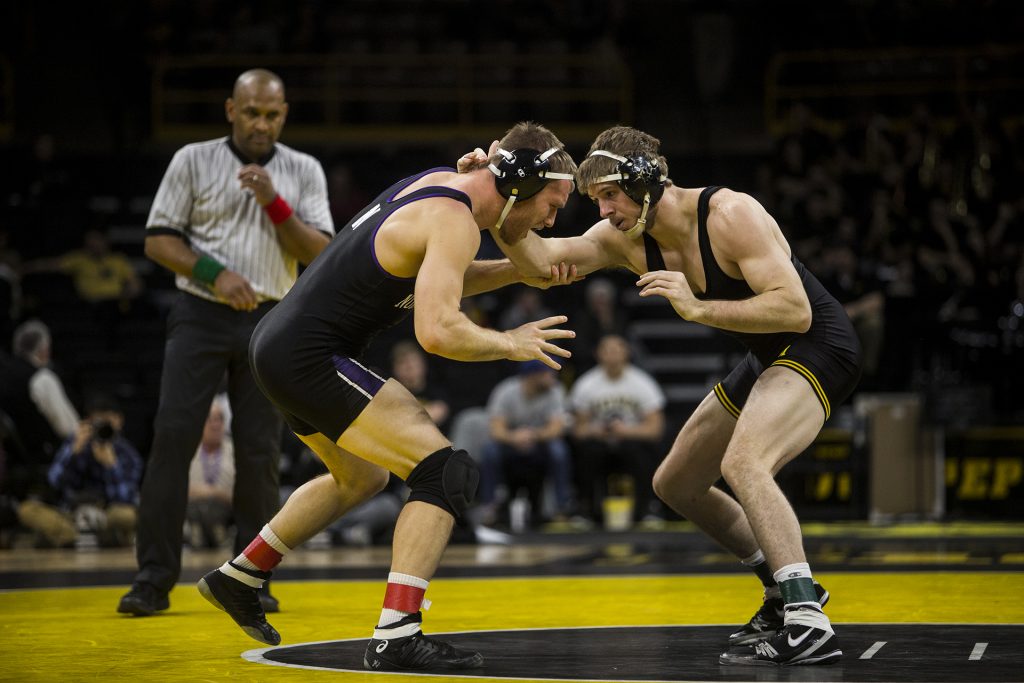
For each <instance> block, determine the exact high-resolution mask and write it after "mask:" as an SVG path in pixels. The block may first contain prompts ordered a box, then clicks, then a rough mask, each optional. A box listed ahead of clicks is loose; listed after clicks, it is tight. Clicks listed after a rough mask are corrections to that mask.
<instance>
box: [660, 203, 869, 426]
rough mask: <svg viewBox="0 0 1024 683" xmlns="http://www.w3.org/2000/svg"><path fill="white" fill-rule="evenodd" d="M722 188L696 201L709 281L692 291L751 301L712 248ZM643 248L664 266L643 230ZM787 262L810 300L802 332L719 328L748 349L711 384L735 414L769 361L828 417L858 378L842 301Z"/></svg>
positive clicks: (855, 347) (856, 349)
mask: <svg viewBox="0 0 1024 683" xmlns="http://www.w3.org/2000/svg"><path fill="white" fill-rule="evenodd" d="M720 189H721V188H720V187H715V186H712V187H706V188H704V189H703V190H702V191H701V193H700V198H699V199H698V201H697V237H698V241H699V242H700V258H701V263H702V264H703V266H704V277H705V279H706V281H707V283H706V285H705V289H704V293H703V294H696V293H695V295H696V297H697V298H698V299H701V300H727V301H738V300H741V299H749V298H750V297H752V296H754V291H753V290H752V289H750V286H749V285H747V283H746V281H745V280H737V279H736V278H732V277H729V276H728V275H726V274H725V273H724V272H723V271H722V269H721V268H720V267H719V265H718V261H716V260H715V255H714V253H713V252H712V251H711V240H710V238H709V237H708V212H709V204H710V201H711V195H713V194H714V193H715V192H717V191H718V190H720ZM644 247H645V248H646V251H647V269H648V270H667V268H665V259H664V258H663V257H662V255H661V250H660V249H659V248H658V243H657V242H656V241H655V240H654V238H653V237H650V236H649V235H648V234H647V233H644ZM791 261H792V263H793V267H794V268H796V272H797V274H798V275H799V276H800V281H801V282H803V285H804V291H806V292H807V299H808V300H809V301H810V303H811V315H812V318H811V328H810V329H809V330H808V331H807V332H804V333H798V332H769V333H752V332H731V331H729V330H723V332H726V333H727V334H729V335H732V336H733V337H735V338H736V339H738V340H739V341H740V342H741V343H742V344H743V345H744V346H746V347H747V348H748V349H749V350H750V353H748V354H747V355H746V357H745V358H744V359H743V360H742V361H740V363H739V365H737V366H736V367H735V368H733V370H732V372H730V373H729V375H728V376H727V377H726V378H725V379H724V380H723V381H722V382H721V383H719V384H717V385H715V388H714V391H715V395H716V396H717V397H718V400H719V401H720V402H721V404H722V406H723V407H724V408H725V409H726V410H727V411H729V413H731V414H732V415H733V416H734V417H739V415H740V411H741V410H742V409H743V406H744V404H745V403H746V402H747V396H748V395H749V394H750V390H751V388H753V386H754V382H756V381H757V378H758V376H760V374H761V373H762V372H763V371H764V369H765V368H766V367H768V366H770V365H781V366H783V367H787V368H789V369H790V370H793V371H794V372H796V373H797V374H799V375H800V376H801V377H803V378H804V379H806V380H807V382H808V383H810V385H811V388H812V389H814V393H815V395H816V396H817V397H818V400H819V401H820V402H821V407H822V408H823V409H824V410H825V419H826V420H827V419H828V418H829V417H830V416H831V414H832V408H833V406H836V405H839V404H840V403H841V402H842V401H844V400H845V399H846V398H847V397H848V396H849V395H850V393H851V392H852V391H853V389H854V387H856V386H857V381H858V380H859V379H860V363H861V354H860V342H859V340H858V339H857V333H856V331H855V330H854V329H853V324H852V323H851V322H850V319H849V318H848V317H847V315H846V312H845V311H844V310H843V307H842V305H841V304H840V303H839V302H838V301H836V299H835V298H834V297H833V296H832V295H831V294H829V293H828V290H826V289H825V287H824V286H822V284H821V283H820V282H819V281H818V278H816V277H814V275H813V274H812V273H811V272H810V271H809V270H807V269H806V268H805V267H804V265H803V264H802V263H800V261H799V260H798V259H797V257H796V255H795V254H794V255H793V256H792V258H791Z"/></svg>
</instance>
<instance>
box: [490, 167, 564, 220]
mask: <svg viewBox="0 0 1024 683" xmlns="http://www.w3.org/2000/svg"><path fill="white" fill-rule="evenodd" d="M558 151H559V150H558V148H557V147H552V148H550V149H548V150H547V151H546V152H538V151H537V150H535V149H530V148H528V147H523V148H520V149H516V150H513V151H511V152H509V151H508V150H504V149H501V148H500V147H499V148H498V154H499V155H500V156H501V159H499V160H498V164H497V165H494V164H488V166H487V168H488V169H489V170H490V171H491V173H493V174H494V186H495V188H497V190H498V194H500V195H501V196H502V197H505V198H506V199H507V200H508V201H507V202H506V203H505V208H504V209H503V210H502V212H501V217H500V218H499V219H498V224H497V225H496V226H495V227H496V228H500V227H501V224H502V223H504V222H505V218H506V217H507V216H508V213H509V211H511V210H512V205H513V204H514V203H515V202H516V201H518V200H524V199H529V198H530V197H532V196H534V195H535V194H537V193H538V192H540V191H541V190H543V189H544V186H545V185H547V184H548V183H549V182H550V181H552V180H575V177H574V176H573V175H572V174H571V173H558V172H555V171H552V170H551V157H552V156H553V155H554V154H556V153H557V152H558Z"/></svg>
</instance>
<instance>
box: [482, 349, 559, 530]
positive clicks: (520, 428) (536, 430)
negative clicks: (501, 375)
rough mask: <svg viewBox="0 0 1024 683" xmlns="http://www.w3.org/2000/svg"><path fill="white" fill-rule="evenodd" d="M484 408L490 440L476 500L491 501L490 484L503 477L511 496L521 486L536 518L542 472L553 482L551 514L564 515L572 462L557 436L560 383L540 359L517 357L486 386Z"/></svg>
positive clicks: (492, 487) (535, 520) (539, 510)
mask: <svg viewBox="0 0 1024 683" xmlns="http://www.w3.org/2000/svg"><path fill="white" fill-rule="evenodd" d="M487 413H488V415H489V417H490V422H491V439H492V443H491V444H489V446H488V448H487V453H486V454H485V455H484V457H483V462H482V463H481V473H480V502H481V504H483V505H493V504H494V503H495V500H494V497H495V488H496V485H497V482H498V480H499V478H500V477H503V478H504V481H505V483H506V485H507V486H508V489H509V493H510V495H511V496H512V497H513V498H514V497H515V496H516V494H517V492H518V490H519V487H525V488H526V489H527V492H528V495H529V498H530V510H531V515H530V516H531V520H532V522H533V523H534V524H536V523H539V522H540V520H541V519H542V504H543V499H542V495H543V484H544V480H545V476H547V477H549V478H550V479H551V481H552V483H553V484H554V490H555V506H556V509H555V511H554V512H555V515H556V516H563V515H567V514H568V513H569V511H570V510H569V508H570V504H571V480H572V463H571V460H570V456H569V448H568V445H567V444H566V442H565V439H564V438H563V437H564V435H565V430H566V427H567V425H568V413H567V410H566V405H565V389H564V388H563V387H562V385H561V384H559V383H558V378H557V376H556V375H555V372H554V370H552V369H551V368H549V367H548V366H547V365H545V364H544V363H542V362H540V361H527V362H525V363H520V365H519V369H518V372H517V374H516V375H514V376H512V377H508V378H506V379H504V380H502V381H501V382H500V383H499V384H498V386H496V387H495V388H494V391H492V392H491V397H490V400H488V402H487Z"/></svg>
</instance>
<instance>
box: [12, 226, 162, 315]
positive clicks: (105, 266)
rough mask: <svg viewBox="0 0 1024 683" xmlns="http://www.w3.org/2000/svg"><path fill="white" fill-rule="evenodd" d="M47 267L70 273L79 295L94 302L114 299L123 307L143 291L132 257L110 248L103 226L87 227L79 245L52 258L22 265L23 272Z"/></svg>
mask: <svg viewBox="0 0 1024 683" xmlns="http://www.w3.org/2000/svg"><path fill="white" fill-rule="evenodd" d="M47 271H50V272H61V273H65V274H66V275H69V276H70V277H71V279H72V282H73V283H74V286H75V292H77V293H78V296H79V298H81V299H82V301H85V302H87V303H89V304H93V305H98V304H102V303H105V302H115V303H116V304H117V306H118V307H119V308H120V309H121V310H122V311H126V310H127V309H128V308H129V306H130V303H131V300H132V299H134V298H135V297H137V296H138V295H139V294H140V293H141V291H142V281H141V280H140V279H139V276H138V274H136V272H135V268H134V267H133V266H132V263H131V261H129V260H128V257H127V256H125V255H124V254H122V253H119V252H116V251H112V250H111V248H110V242H109V240H108V239H107V235H106V233H105V232H104V231H102V230H97V229H90V230H86V231H85V234H84V235H83V237H82V248H81V249H76V250H74V251H70V252H68V253H66V254H64V255H62V256H58V257H57V258H54V259H41V260H38V261H30V262H28V263H25V265H24V266H23V267H22V273H23V274H27V273H35V272H47Z"/></svg>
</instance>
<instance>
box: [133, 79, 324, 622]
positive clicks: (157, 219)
mask: <svg viewBox="0 0 1024 683" xmlns="http://www.w3.org/2000/svg"><path fill="white" fill-rule="evenodd" d="M224 111H225V115H226V117H227V120H228V122H230V124H231V134H230V135H229V136H227V137H225V138H220V139H217V140H210V141H207V142H200V143H196V144H191V145H186V146H185V147H183V148H182V149H181V150H179V151H178V153H177V154H175V156H174V159H172V160H171V163H170V166H169V167H168V169H167V172H166V174H165V175H164V178H163V181H162V182H161V184H160V189H159V190H158V191H157V194H156V198H155V199H154V201H153V207H152V209H151V210H150V215H149V219H148V221H147V223H146V255H147V256H148V257H150V258H151V259H153V260H154V261H155V262H156V263H158V264H160V265H161V266H163V267H164V268H167V269H168V270H170V271H171V272H173V273H175V275H176V276H177V277H176V285H177V287H178V289H180V290H181V292H180V294H179V296H178V299H177V300H176V302H175V304H174V306H173V308H172V309H171V311H170V313H169V316H168V320H169V325H168V337H167V343H166V346H165V351H164V364H163V377H162V379H161V381H160V404H159V408H158V410H157V414H156V423H155V425H154V436H153V446H152V449H151V452H150V456H149V462H148V465H147V467H146V474H145V478H144V479H143V482H142V498H141V502H140V507H139V531H138V542H137V552H136V554H137V559H138V563H139V572H138V573H137V574H136V576H135V581H134V583H133V585H132V588H131V590H130V591H129V592H128V593H127V594H126V595H124V596H123V597H122V598H121V602H120V604H119V605H118V611H119V612H122V613H127V614H134V615H136V616H149V615H151V614H153V613H154V612H157V611H161V610H165V609H167V608H168V607H169V606H170V600H169V599H168V593H169V592H170V590H171V588H172V587H173V586H174V584H175V583H176V582H177V579H178V575H179V574H180V571H181V547H182V529H183V526H184V522H185V510H186V505H187V500H188V470H189V463H190V462H191V461H192V458H193V457H194V456H195V453H196V448H197V447H198V445H199V441H200V438H201V435H202V431H203V424H204V422H205V421H206V417H207V413H208V411H209V406H210V402H211V401H212V399H213V396H214V394H215V393H216V392H217V389H218V386H219V384H220V382H221V379H222V377H223V376H224V374H225V372H226V373H227V375H228V396H229V400H230V402H231V409H232V414H233V418H232V424H231V434H232V438H233V439H234V445H235V462H236V468H235V476H236V482H235V495H234V498H233V506H234V517H235V525H236V530H237V533H236V543H235V551H236V552H238V553H241V551H242V550H243V549H244V547H245V546H244V544H245V543H247V542H248V540H249V539H251V538H253V537H254V536H256V535H257V534H258V533H259V532H260V529H261V528H262V527H263V525H264V524H265V523H266V522H267V521H268V520H269V519H270V518H271V517H272V516H273V514H274V512H275V511H276V510H277V508H278V505H279V495H280V491H279V488H280V487H279V484H278V477H279V471H278V467H279V460H280V441H281V416H280V414H279V413H278V412H277V410H276V409H275V408H274V407H273V406H272V405H271V404H270V402H269V401H268V400H267V399H266V398H265V396H264V395H263V393H262V392H261V391H260V389H259V387H258V386H257V383H256V378H255V377H254V376H253V373H252V371H251V370H250V367H249V338H250V337H251V336H252V331H253V329H254V328H255V327H256V324H257V323H259V321H260V320H261V319H262V318H263V317H264V316H265V315H266V314H267V312H268V311H270V309H271V308H272V307H273V306H274V305H275V303H276V302H277V301H279V300H280V299H281V298H282V297H284V295H285V294H286V293H287V292H288V290H289V289H290V288H291V286H292V285H293V284H294V283H295V278H296V275H297V272H298V264H299V263H300V262H301V263H306V264H308V263H310V262H311V261H312V260H313V258H314V257H316V256H317V255H318V254H319V253H320V251H321V250H322V249H323V248H324V247H325V246H327V244H328V242H329V241H330V238H331V236H332V235H333V234H334V223H333V221H332V220H331V214H330V209H329V207H328V204H327V181H326V179H325V175H324V171H323V168H322V167H321V166H320V163H319V162H318V161H317V160H316V159H314V158H313V157H311V156H309V155H307V154H303V153H301V152H298V151H296V150H294V149H292V148H290V147H287V146H285V145H282V144H279V143H278V142H277V140H278V137H279V136H280V134H281V130H282V128H283V127H284V123H285V117H286V116H287V114H288V104H287V102H286V101H285V92H284V83H283V82H282V81H281V79H280V77H278V76H277V75H276V74H274V73H271V72H270V71H266V70H264V69H253V70H250V71H246V72H245V73H243V74H242V75H240V76H239V77H238V79H237V80H236V81H235V86H234V90H233V92H232V95H231V97H229V98H228V99H227V101H226V102H225V105H224ZM293 207H294V208H293ZM260 598H261V601H262V602H263V604H264V608H265V609H266V611H268V612H273V611H277V609H278V607H277V601H276V600H275V599H274V598H273V597H272V596H271V595H270V593H269V591H268V589H267V585H266V584H264V586H263V587H262V591H261V593H260Z"/></svg>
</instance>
